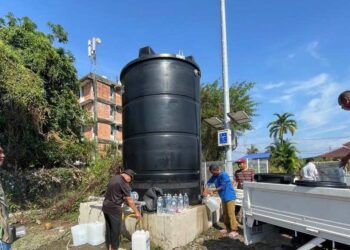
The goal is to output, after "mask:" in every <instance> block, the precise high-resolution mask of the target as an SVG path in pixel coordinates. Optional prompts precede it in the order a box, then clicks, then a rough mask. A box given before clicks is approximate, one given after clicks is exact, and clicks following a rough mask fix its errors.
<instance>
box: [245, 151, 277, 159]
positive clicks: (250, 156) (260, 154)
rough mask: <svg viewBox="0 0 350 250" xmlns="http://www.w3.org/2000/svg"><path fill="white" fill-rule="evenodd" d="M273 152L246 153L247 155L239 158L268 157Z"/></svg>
mask: <svg viewBox="0 0 350 250" xmlns="http://www.w3.org/2000/svg"><path fill="white" fill-rule="evenodd" d="M270 156H271V154H270V153H268V152H265V153H256V154H246V155H245V156H242V157H240V158H239V159H242V158H243V159H252V160H253V159H268V158H270Z"/></svg>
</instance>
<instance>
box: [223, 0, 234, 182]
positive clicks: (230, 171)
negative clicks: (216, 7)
mask: <svg viewBox="0 0 350 250" xmlns="http://www.w3.org/2000/svg"><path fill="white" fill-rule="evenodd" d="M220 1H221V50H222V52H221V53H222V80H223V85H224V127H225V129H230V118H229V117H228V116H227V114H228V113H230V93H229V90H230V86H229V83H228V63H227V38H226V10H225V0H220ZM229 139H231V138H229ZM225 150H226V152H225V153H226V164H225V171H226V173H227V174H228V175H229V176H230V177H231V178H233V169H232V145H231V141H230V144H229V145H228V146H226V147H225Z"/></svg>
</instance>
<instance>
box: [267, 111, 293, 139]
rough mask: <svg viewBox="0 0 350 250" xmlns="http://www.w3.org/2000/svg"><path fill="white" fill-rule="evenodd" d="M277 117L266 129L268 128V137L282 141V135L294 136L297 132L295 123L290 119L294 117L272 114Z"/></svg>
mask: <svg viewBox="0 0 350 250" xmlns="http://www.w3.org/2000/svg"><path fill="white" fill-rule="evenodd" d="M274 115H275V116H277V119H276V120H275V121H273V122H270V123H269V124H268V125H267V127H268V128H269V132H270V137H273V138H275V139H278V140H280V142H282V141H283V135H284V134H287V133H288V132H290V133H291V134H292V135H294V133H295V131H296V130H297V122H296V121H295V120H293V119H291V118H290V117H292V116H294V115H293V114H290V113H283V114H281V115H280V114H274Z"/></svg>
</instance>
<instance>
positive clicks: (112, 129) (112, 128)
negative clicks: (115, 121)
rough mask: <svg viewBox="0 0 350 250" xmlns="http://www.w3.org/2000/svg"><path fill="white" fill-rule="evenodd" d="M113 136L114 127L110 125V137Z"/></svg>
mask: <svg viewBox="0 0 350 250" xmlns="http://www.w3.org/2000/svg"><path fill="white" fill-rule="evenodd" d="M113 135H114V126H113V125H111V136H113Z"/></svg>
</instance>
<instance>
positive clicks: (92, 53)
mask: <svg viewBox="0 0 350 250" xmlns="http://www.w3.org/2000/svg"><path fill="white" fill-rule="evenodd" d="M101 42H102V41H101V39H100V38H98V37H93V38H92V39H91V40H89V41H88V56H89V57H90V59H91V64H92V72H93V82H92V91H93V93H94V102H93V110H94V127H93V132H94V133H93V134H94V139H95V142H96V144H97V142H98V137H97V136H98V122H97V83H96V45H97V44H100V43H101Z"/></svg>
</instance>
